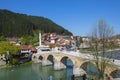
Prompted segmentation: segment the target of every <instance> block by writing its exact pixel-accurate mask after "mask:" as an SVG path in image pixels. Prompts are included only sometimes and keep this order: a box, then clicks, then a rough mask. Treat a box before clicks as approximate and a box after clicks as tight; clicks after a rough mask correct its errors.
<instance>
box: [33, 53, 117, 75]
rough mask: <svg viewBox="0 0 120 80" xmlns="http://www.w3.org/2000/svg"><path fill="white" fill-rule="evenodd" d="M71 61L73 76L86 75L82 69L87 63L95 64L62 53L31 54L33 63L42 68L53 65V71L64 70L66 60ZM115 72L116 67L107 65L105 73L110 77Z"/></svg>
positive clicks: (92, 61)
mask: <svg viewBox="0 0 120 80" xmlns="http://www.w3.org/2000/svg"><path fill="white" fill-rule="evenodd" d="M68 59H69V60H71V61H72V63H73V74H74V75H75V76H82V75H83V74H86V71H85V70H84V68H85V67H86V66H87V65H88V63H91V64H93V65H94V64H95V61H94V60H89V59H85V58H80V57H77V56H73V55H69V54H64V53H62V52H59V53H58V52H57V53H56V52H52V53H39V54H38V53H37V54H33V56H32V60H33V61H34V62H35V63H42V66H47V65H53V66H54V70H61V69H66V62H67V60H68ZM115 70H117V67H113V66H111V65H107V68H106V70H105V73H107V74H108V75H111V73H112V72H114V71H115Z"/></svg>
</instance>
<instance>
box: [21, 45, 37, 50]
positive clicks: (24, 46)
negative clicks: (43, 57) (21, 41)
mask: <svg viewBox="0 0 120 80" xmlns="http://www.w3.org/2000/svg"><path fill="white" fill-rule="evenodd" d="M20 49H21V50H24V49H30V50H31V51H37V49H36V48H34V47H33V46H27V45H22V46H20Z"/></svg>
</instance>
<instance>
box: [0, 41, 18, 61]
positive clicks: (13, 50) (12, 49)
mask: <svg viewBox="0 0 120 80" xmlns="http://www.w3.org/2000/svg"><path fill="white" fill-rule="evenodd" d="M19 51H20V47H19V46H16V45H14V44H10V43H9V42H1V43H0V54H4V55H5V58H6V63H7V62H8V58H10V59H11V63H12V59H13V58H12V56H13V55H16V54H18V53H19ZM8 56H9V57H8Z"/></svg>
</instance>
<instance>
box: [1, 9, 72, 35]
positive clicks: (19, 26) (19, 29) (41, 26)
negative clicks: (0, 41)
mask: <svg viewBox="0 0 120 80" xmlns="http://www.w3.org/2000/svg"><path fill="white" fill-rule="evenodd" d="M37 30H40V31H43V32H44V33H51V32H56V33H57V34H62V35H72V33H71V32H69V31H68V30H66V29H64V28H63V27H62V26H60V25H58V24H56V23H54V22H53V21H51V20H50V19H48V18H44V17H40V16H28V15H26V14H19V13H14V12H11V11H9V10H0V36H1V35H2V36H5V37H21V36H29V35H30V36H32V35H33V34H34V31H37Z"/></svg>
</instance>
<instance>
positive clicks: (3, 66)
mask: <svg viewBox="0 0 120 80" xmlns="http://www.w3.org/2000/svg"><path fill="white" fill-rule="evenodd" d="M32 62H33V61H29V62H25V63H22V64H19V65H26V64H31V63H32ZM19 65H11V64H4V65H0V69H4V68H9V67H15V66H19Z"/></svg>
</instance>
